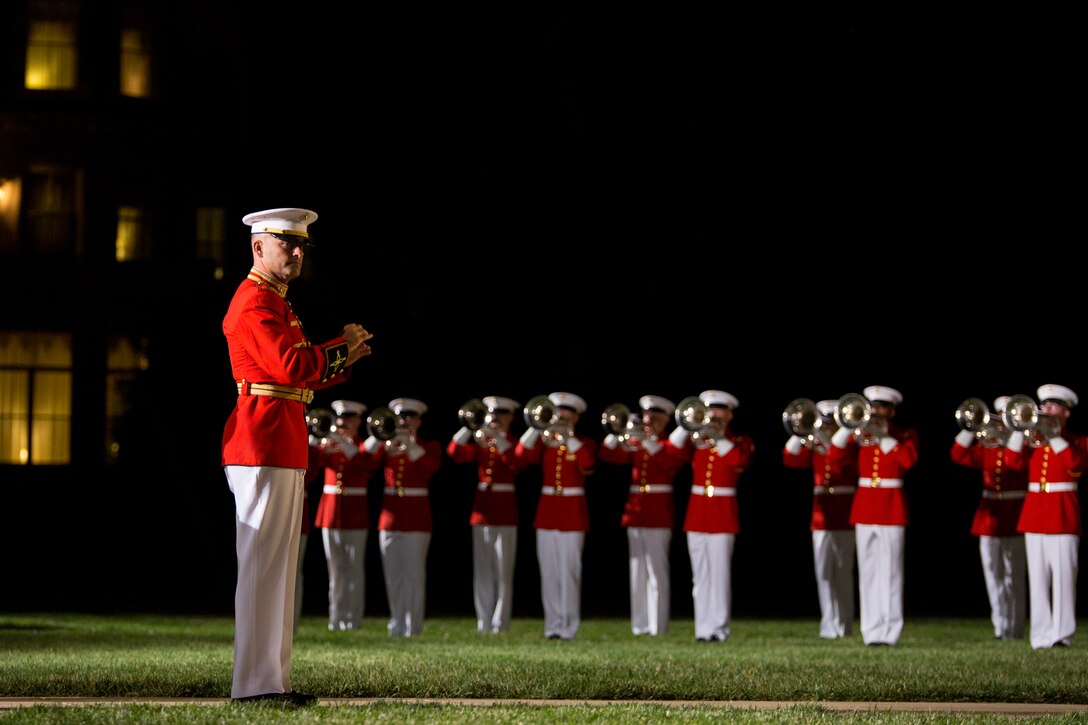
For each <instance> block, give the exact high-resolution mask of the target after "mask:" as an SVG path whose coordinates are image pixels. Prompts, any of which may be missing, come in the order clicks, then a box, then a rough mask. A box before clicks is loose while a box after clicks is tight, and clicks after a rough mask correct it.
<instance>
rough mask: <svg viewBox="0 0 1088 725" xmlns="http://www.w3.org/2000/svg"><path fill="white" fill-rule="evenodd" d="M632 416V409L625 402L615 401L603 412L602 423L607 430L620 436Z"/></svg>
mask: <svg viewBox="0 0 1088 725" xmlns="http://www.w3.org/2000/svg"><path fill="white" fill-rule="evenodd" d="M630 418H631V409H630V408H628V407H627V406H626V405H624V404H623V403H613V404H612V405H610V406H608V407H607V408H605V409H604V413H602V414H601V425H602V426H604V429H605V431H606V432H608V433H611V434H612V435H614V436H617V437H620V436H622V435H623V434H624V433H625V432H626V430H627V421H628V420H630Z"/></svg>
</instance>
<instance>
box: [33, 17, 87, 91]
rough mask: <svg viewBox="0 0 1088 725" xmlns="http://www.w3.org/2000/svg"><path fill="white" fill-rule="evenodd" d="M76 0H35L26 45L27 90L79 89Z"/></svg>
mask: <svg viewBox="0 0 1088 725" xmlns="http://www.w3.org/2000/svg"><path fill="white" fill-rule="evenodd" d="M77 10H78V3H77V2H74V0H32V2H31V3H30V26H29V28H28V33H27V42H26V77H25V82H26V87H27V88H28V89H30V90H42V91H70V90H72V89H74V88H75V87H76V81H77V78H76V60H77V58H78V46H77V43H76V14H77Z"/></svg>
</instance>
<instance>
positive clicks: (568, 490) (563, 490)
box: [540, 486, 586, 496]
mask: <svg viewBox="0 0 1088 725" xmlns="http://www.w3.org/2000/svg"><path fill="white" fill-rule="evenodd" d="M558 488H559V490H558V491H556V486H545V487H544V488H542V489H540V492H541V493H542V494H544V495H545V496H585V495H586V490H585V489H584V488H582V487H581V486H569V487H568V486H559V487H558Z"/></svg>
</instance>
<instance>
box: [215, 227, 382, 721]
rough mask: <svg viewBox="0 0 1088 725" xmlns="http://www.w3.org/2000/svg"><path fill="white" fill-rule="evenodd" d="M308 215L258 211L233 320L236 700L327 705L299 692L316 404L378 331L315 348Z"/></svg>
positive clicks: (229, 332) (229, 472) (227, 320)
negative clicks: (298, 639)
mask: <svg viewBox="0 0 1088 725" xmlns="http://www.w3.org/2000/svg"><path fill="white" fill-rule="evenodd" d="M316 219H317V214H315V213H314V212H312V211H310V210H308V209H293V208H279V209H269V210H267V211H261V212H255V213H253V214H247V215H246V216H245V217H243V219H242V222H243V223H244V224H246V225H248V226H249V227H250V228H251V229H250V231H251V234H250V248H251V251H252V253H253V265H252V267H251V268H250V270H249V274H248V276H247V277H246V279H245V280H244V281H243V282H242V283H241V284H240V285H239V286H238V289H237V290H236V291H235V293H234V297H233V298H232V299H231V302H230V306H229V307H228V308H227V314H226V316H225V317H224V318H223V334H224V336H225V337H226V340H227V349H228V351H229V353H230V364H231V371H232V372H233V375H234V382H235V384H236V386H237V389H238V400H237V402H236V403H235V406H234V410H233V411H231V414H230V417H229V418H228V419H227V423H226V426H225V427H224V431H223V449H222V450H223V457H222V460H223V470H224V472H225V474H226V477H227V483H228V484H229V486H230V489H231V491H232V492H233V494H234V501H235V511H236V516H237V541H236V550H237V557H238V584H237V588H236V590H235V597H234V622H235V632H234V673H233V682H232V684H231V698H232V699H234V700H251V699H265V700H280V701H284V702H285V703H288V702H289V703H291V704H296V705H305V704H310V703H312V702H313V701H314V700H315V698H314V697H313V696H310V695H304V694H302V693H295V692H292V690H291V645H292V635H293V629H294V610H295V574H296V571H297V564H298V553H299V537H300V535H301V531H302V521H301V516H302V510H303V506H302V500H303V496H304V479H305V475H306V468H307V465H308V451H309V431H308V430H307V426H306V412H305V406H306V405H307V404H308V403H309V402H310V401H311V400H312V399H313V394H314V393H313V391H314V390H319V389H322V388H326V387H328V386H330V385H334V384H336V383H339V382H342V381H343V380H345V379H346V378H347V377H348V374H349V372H350V370H351V365H353V364H354V363H355V362H356V361H357V360H359V358H361V357H363V356H364V355H368V354H370V347H369V346H368V345H367V344H366V343H365V340H367V339H368V338H369V337H370V334H369V333H368V332H367V331H366V330H365V329H363V327H362V326H361V325H358V324H349V325H345V326H344V328H343V330H342V331H341V334H340V336H339V337H335V338H333V339H332V340H329V341H328V342H325V343H322V344H320V345H315V344H312V343H311V342H310V340H309V339H308V338H307V337H306V334H305V332H304V331H303V328H302V323H301V321H300V320H299V319H298V317H297V316H296V315H295V313H294V310H292V309H291V305H290V304H289V303H288V302H287V285H288V283H289V282H291V281H292V280H293V279H295V278H296V277H298V276H299V274H300V273H301V272H302V262H303V259H304V257H305V255H306V249H307V247H308V246H309V244H310V242H309V230H308V227H309V225H310V224H312V223H313V222H314V220H316Z"/></svg>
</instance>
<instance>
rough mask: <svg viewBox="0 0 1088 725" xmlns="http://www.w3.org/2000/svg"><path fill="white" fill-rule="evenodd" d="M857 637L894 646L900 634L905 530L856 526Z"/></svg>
mask: <svg viewBox="0 0 1088 725" xmlns="http://www.w3.org/2000/svg"><path fill="white" fill-rule="evenodd" d="M854 533H855V536H856V539H857V540H856V546H857V553H858V592H859V593H860V595H861V596H860V598H861V602H860V604H861V638H862V641H864V642H865V644H887V645H894V644H896V643H898V642H899V635H901V634H902V633H903V544H904V541H905V539H906V527H904V526H882V525H877V524H856V525H855V526H854Z"/></svg>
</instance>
